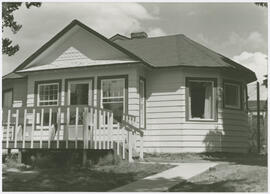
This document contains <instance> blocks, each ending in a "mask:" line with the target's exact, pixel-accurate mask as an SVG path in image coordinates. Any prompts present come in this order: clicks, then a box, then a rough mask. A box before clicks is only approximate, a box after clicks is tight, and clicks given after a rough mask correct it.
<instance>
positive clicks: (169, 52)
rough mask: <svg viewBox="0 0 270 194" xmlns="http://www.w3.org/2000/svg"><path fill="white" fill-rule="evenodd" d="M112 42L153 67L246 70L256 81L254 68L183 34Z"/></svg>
mask: <svg viewBox="0 0 270 194" xmlns="http://www.w3.org/2000/svg"><path fill="white" fill-rule="evenodd" d="M115 43H117V44H118V45H120V46H122V47H124V48H125V49H127V50H129V51H130V52H133V53H134V54H135V55H137V56H139V57H140V58H141V59H143V60H144V61H146V62H147V63H149V64H151V65H153V66H154V67H172V66H182V67H222V68H233V69H236V70H239V71H245V72H246V73H247V74H248V75H249V76H250V77H251V78H250V79H251V80H253V81H255V80H256V75H255V73H254V72H253V71H251V70H249V69H247V68H245V67H244V66H242V65H240V64H238V63H236V62H234V61H232V60H230V59H229V58H227V57H225V56H223V55H221V54H218V53H216V52H214V51H212V50H210V49H208V48H206V47H204V46H203V45H201V44H199V43H197V42H195V41H193V40H191V39H189V38H188V37H186V36H185V35H182V34H178V35H171V36H163V37H154V38H145V39H131V40H119V39H118V40H116V41H115Z"/></svg>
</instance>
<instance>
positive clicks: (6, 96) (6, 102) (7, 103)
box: [2, 90, 12, 107]
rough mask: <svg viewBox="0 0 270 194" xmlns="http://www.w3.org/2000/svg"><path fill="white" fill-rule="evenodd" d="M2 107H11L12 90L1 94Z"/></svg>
mask: <svg viewBox="0 0 270 194" xmlns="http://www.w3.org/2000/svg"><path fill="white" fill-rule="evenodd" d="M2 106H4V107H11V106H12V90H10V91H6V92H4V93H3V99H2Z"/></svg>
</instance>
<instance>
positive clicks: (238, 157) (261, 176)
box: [146, 153, 268, 192]
mask: <svg viewBox="0 0 270 194" xmlns="http://www.w3.org/2000/svg"><path fill="white" fill-rule="evenodd" d="M146 160H148V161H156V162H217V163H219V165H217V166H215V167H213V168H211V169H209V170H208V171H206V172H204V173H202V174H200V175H197V176H195V177H192V178H191V179H189V180H187V181H179V184H177V185H175V186H173V187H172V188H170V189H169V191H172V192H267V183H268V181H267V156H266V155H258V154H239V153H237V154H233V153H201V154H195V153H183V154H155V155H148V156H146Z"/></svg>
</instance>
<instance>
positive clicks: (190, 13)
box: [187, 11, 197, 16]
mask: <svg viewBox="0 0 270 194" xmlns="http://www.w3.org/2000/svg"><path fill="white" fill-rule="evenodd" d="M187 15H188V16H194V15H197V12H195V11H189V12H188V13H187Z"/></svg>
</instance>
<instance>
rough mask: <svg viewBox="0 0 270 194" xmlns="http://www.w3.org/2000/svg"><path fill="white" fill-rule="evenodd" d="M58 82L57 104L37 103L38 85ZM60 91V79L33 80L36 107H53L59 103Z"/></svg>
mask: <svg viewBox="0 0 270 194" xmlns="http://www.w3.org/2000/svg"><path fill="white" fill-rule="evenodd" d="M56 83H57V84H58V101H57V105H39V85H46V84H56ZM61 92H62V80H61V79H58V80H43V81H35V92H34V93H35V106H37V107H55V106H60V105H61Z"/></svg>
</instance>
